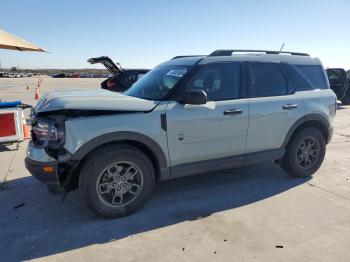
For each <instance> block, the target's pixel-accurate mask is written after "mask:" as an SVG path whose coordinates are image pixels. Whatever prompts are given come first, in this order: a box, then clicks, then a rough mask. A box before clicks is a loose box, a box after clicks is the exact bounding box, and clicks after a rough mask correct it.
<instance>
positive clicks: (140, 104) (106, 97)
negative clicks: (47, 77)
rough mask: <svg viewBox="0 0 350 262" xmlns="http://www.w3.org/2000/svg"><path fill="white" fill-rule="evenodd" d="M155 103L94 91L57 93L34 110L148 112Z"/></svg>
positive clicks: (100, 90) (44, 98)
mask: <svg viewBox="0 0 350 262" xmlns="http://www.w3.org/2000/svg"><path fill="white" fill-rule="evenodd" d="M156 105H157V103H156V102H155V101H149V100H145V99H141V98H136V97H131V96H126V95H123V94H120V93H116V92H111V91H107V90H104V89H96V90H91V91H86V90H80V91H66V92H64V91H59V92H51V93H48V94H46V95H45V96H43V97H42V98H41V99H40V100H39V102H38V104H37V106H36V107H35V109H34V112H35V113H42V112H50V111H57V110H111V111H123V112H148V111H151V110H152V109H153V108H155V107H156Z"/></svg>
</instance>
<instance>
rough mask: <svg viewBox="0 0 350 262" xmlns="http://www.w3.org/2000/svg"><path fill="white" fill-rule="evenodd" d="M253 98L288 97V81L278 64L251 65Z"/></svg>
mask: <svg viewBox="0 0 350 262" xmlns="http://www.w3.org/2000/svg"><path fill="white" fill-rule="evenodd" d="M249 67H250V79H251V87H252V90H251V92H252V96H253V97H269V96H283V95H287V93H288V90H287V81H286V78H285V76H284V74H283V72H282V70H281V68H280V66H279V64H277V63H258V62H256V63H249Z"/></svg>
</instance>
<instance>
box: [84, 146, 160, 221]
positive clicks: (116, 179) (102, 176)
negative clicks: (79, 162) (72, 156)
mask: <svg viewBox="0 0 350 262" xmlns="http://www.w3.org/2000/svg"><path fill="white" fill-rule="evenodd" d="M154 184H155V175H154V169H153V165H152V163H151V161H150V160H149V159H148V158H147V156H146V155H145V154H144V153H143V152H141V151H140V150H139V149H137V148H135V147H132V146H129V145H114V146H106V147H104V148H102V149H100V150H98V151H96V152H95V153H94V154H93V155H91V156H90V157H89V159H87V161H85V164H84V165H83V167H82V170H81V174H80V179H79V190H80V193H81V196H82V198H83V199H84V201H85V203H86V204H87V206H88V207H89V208H90V209H91V211H93V212H94V213H95V214H97V215H100V216H103V217H111V218H114V217H121V216H126V215H129V214H131V213H133V212H135V211H136V210H138V209H139V208H141V207H142V206H143V205H144V204H145V203H146V201H147V200H148V198H149V197H150V196H151V194H152V191H153V188H154Z"/></svg>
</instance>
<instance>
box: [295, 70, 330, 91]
mask: <svg viewBox="0 0 350 262" xmlns="http://www.w3.org/2000/svg"><path fill="white" fill-rule="evenodd" d="M295 68H296V69H297V70H298V71H299V72H300V73H301V74H302V75H303V76H304V77H305V78H306V79H307V80H308V81H309V82H310V83H311V85H312V88H313V89H326V88H327V84H326V79H325V75H324V72H323V70H322V68H321V66H318V65H295Z"/></svg>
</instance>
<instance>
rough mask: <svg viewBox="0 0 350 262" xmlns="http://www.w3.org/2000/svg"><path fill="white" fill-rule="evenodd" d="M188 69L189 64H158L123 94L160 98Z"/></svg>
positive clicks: (153, 98) (150, 98)
mask: <svg viewBox="0 0 350 262" xmlns="http://www.w3.org/2000/svg"><path fill="white" fill-rule="evenodd" d="M188 70H189V66H181V65H164V66H158V67H156V68H154V69H153V70H151V71H150V72H148V73H147V74H145V75H144V76H143V77H142V78H141V79H140V80H138V81H137V82H136V83H134V84H133V85H132V86H131V87H130V88H129V89H128V90H127V91H126V92H125V93H124V94H125V95H127V96H134V97H138V98H143V99H147V100H162V99H163V98H164V97H165V96H166V95H167V94H168V93H169V91H170V90H171V89H172V88H173V87H174V86H175V84H176V83H177V82H178V81H179V79H181V78H182V77H183V76H184V75H185V74H186V73H187V71H188Z"/></svg>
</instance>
